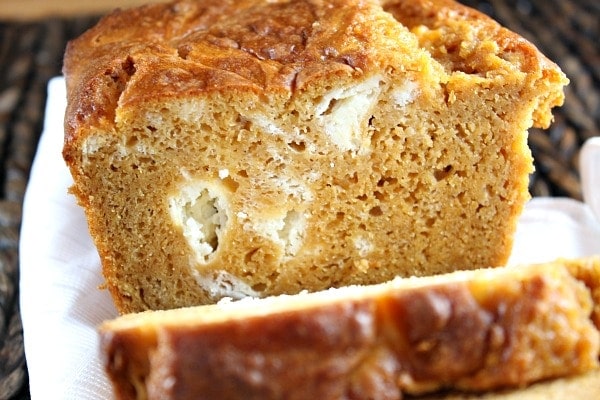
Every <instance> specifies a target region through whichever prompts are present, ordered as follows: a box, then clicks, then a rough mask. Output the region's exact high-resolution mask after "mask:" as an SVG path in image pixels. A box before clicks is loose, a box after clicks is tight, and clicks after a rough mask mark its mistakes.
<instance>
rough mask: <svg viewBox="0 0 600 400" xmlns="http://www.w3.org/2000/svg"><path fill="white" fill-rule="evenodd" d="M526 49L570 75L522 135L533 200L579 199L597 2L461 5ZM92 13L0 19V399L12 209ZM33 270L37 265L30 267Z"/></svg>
mask: <svg viewBox="0 0 600 400" xmlns="http://www.w3.org/2000/svg"><path fill="white" fill-rule="evenodd" d="M463 3H465V4H468V5H471V6H473V7H476V8H478V9H479V10H481V11H483V12H485V13H487V14H489V15H491V16H492V17H494V18H495V19H497V20H498V21H500V22H501V23H502V24H504V25H505V26H507V27H509V28H510V29H512V30H514V31H516V32H519V33H521V34H522V35H523V36H525V37H526V38H528V39H529V40H531V41H532V42H533V43H535V44H536V45H537V46H538V47H539V48H540V49H541V50H542V51H543V52H544V53H545V54H546V55H547V56H549V58H551V59H552V60H554V61H555V62H557V63H558V64H559V65H560V66H561V67H562V69H563V70H564V71H565V73H566V74H567V75H568V76H569V78H570V79H571V85H570V86H569V87H568V88H567V90H566V102H565V105H564V107H562V108H561V109H558V110H556V111H555V123H554V124H553V126H552V127H551V128H550V129H549V130H547V131H542V130H537V129H533V130H531V131H530V146H531V148H532V151H533V154H534V158H535V164H536V172H535V174H534V175H533V176H532V179H531V192H532V194H533V195H534V196H568V197H572V198H575V199H580V198H581V188H580V184H579V173H578V168H577V162H578V154H579V148H580V145H581V144H582V143H583V141H585V139H587V138H589V137H591V136H598V135H600V51H599V43H598V42H599V40H600V26H599V22H600V1H598V0H489V1H474V0H463ZM95 21H96V18H95V17H85V18H83V17H82V18H72V19H51V20H43V21H37V22H2V21H0V399H11V398H14V399H29V390H28V377H27V367H26V363H25V358H24V353H23V336H22V326H21V320H20V315H19V304H18V276H19V270H18V265H19V263H18V242H19V228H20V222H21V205H22V201H23V195H24V192H25V188H26V185H27V179H28V174H29V168H30V166H31V162H32V159H33V156H34V154H35V149H36V145H37V140H38V138H39V135H40V133H41V130H42V120H43V112H44V106H45V98H46V84H47V82H48V80H49V79H50V78H51V77H53V76H56V75H59V74H60V70H61V64H62V55H63V50H64V47H65V44H66V42H67V41H68V40H69V39H70V38H73V37H75V36H77V35H79V34H80V33H81V32H83V31H84V30H85V29H87V28H88V27H89V26H91V25H92V24H93V23H95ZM40 267H41V268H43V266H40Z"/></svg>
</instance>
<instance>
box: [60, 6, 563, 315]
mask: <svg viewBox="0 0 600 400" xmlns="http://www.w3.org/2000/svg"><path fill="white" fill-rule="evenodd" d="M411 4H413V3H410V2H409V3H402V2H394V3H387V4H386V7H387V9H388V10H390V12H391V13H390V12H386V11H384V10H383V9H382V8H381V7H380V5H379V2H376V1H359V0H300V1H292V2H288V1H284V0H278V1H268V2H267V1H261V0H247V1H233V0H230V1H221V0H219V1H217V0H206V1H191V0H182V1H177V2H174V3H170V4H163V5H154V6H148V7H145V8H140V9H134V10H130V11H117V12H115V13H113V14H111V15H109V16H107V17H106V18H104V19H103V20H102V21H101V22H100V23H99V24H98V25H97V26H96V27H94V28H92V29H91V30H90V31H88V32H87V33H85V34H84V35H83V36H81V37H80V38H78V39H77V40H75V41H74V42H72V43H71V44H70V45H69V47H68V49H67V53H66V55H65V67H64V71H65V75H66V79H67V86H68V87H67V89H68V109H67V114H66V134H65V146H64V150H63V154H64V157H65V159H66V161H67V164H68V165H69V168H70V170H71V173H72V175H73V178H74V185H73V187H72V189H71V190H72V192H73V193H74V194H75V195H76V197H77V199H78V201H79V203H80V204H81V205H82V206H83V207H84V209H85V211H86V214H87V218H88V222H89V227H90V232H91V233H92V237H93V238H94V240H95V243H96V246H97V248H98V251H99V254H100V257H101V260H102V264H103V273H104V276H105V278H106V284H107V287H108V288H109V290H110V291H111V293H112V295H113V298H114V299H115V303H116V305H117V308H118V309H119V311H121V312H132V311H140V310H144V309H157V308H173V307H181V306H189V305H195V304H207V303H212V302H215V301H217V300H218V299H219V298H221V297H223V296H233V295H235V296H244V295H257V296H267V295H273V294H279V293H297V292H299V291H301V290H304V289H308V290H320V289H324V288H328V287H332V286H343V285H348V284H370V283H377V282H382V281H386V280H388V279H391V278H393V277H394V276H396V275H401V276H410V275H431V274H436V273H442V272H447V271H450V270H452V269H453V268H455V267H456V265H463V266H468V268H477V267H483V266H498V265H503V264H504V263H505V262H506V260H507V258H508V255H509V254H510V250H511V245H512V240H513V233H514V231H515V228H516V222H517V218H518V216H519V215H520V213H521V210H522V208H523V206H524V204H525V202H526V201H527V199H528V198H529V194H528V192H527V186H528V174H529V173H530V172H531V171H532V168H533V165H532V159H531V154H530V152H529V149H528V148H527V132H526V131H527V128H529V127H530V126H532V125H533V124H538V125H545V124H546V123H547V122H548V121H550V119H551V113H550V107H552V106H554V105H556V104H558V103H560V102H561V101H562V87H563V85H564V84H566V79H565V78H564V75H563V74H562V73H561V72H560V70H559V69H558V67H556V66H555V65H554V64H552V63H550V62H548V61H547V60H546V59H545V58H544V57H543V56H542V55H541V54H539V52H537V50H536V49H535V48H534V47H533V46H531V45H530V44H529V43H527V42H526V41H524V40H523V39H522V38H519V37H518V36H516V35H514V34H511V33H509V32H508V31H506V30H504V29H502V28H500V27H499V26H498V24H496V23H495V22H493V21H492V20H490V19H489V18H487V17H484V16H482V15H481V14H478V13H476V12H473V11H470V10H469V9H465V8H464V7H462V6H460V5H458V4H456V3H450V2H447V1H432V2H423V3H414V4H418V7H416V8H415V7H414V4H413V5H411ZM407 5H409V6H410V7H408V6H407ZM406 7H408V8H406ZM415 10H417V11H418V12H417V11H415ZM454 14H456V15H460V16H462V17H461V18H462V19H461V18H456V19H451V18H449V17H450V16H451V15H454ZM404 20H406V22H405V24H406V26H405V25H403V24H402V22H403V21H404ZM399 21H400V23H399ZM418 21H420V22H418ZM133 22H135V23H133ZM407 27H408V28H410V31H409V29H408V28H407ZM490 226H494V227H495V229H489V227H490Z"/></svg>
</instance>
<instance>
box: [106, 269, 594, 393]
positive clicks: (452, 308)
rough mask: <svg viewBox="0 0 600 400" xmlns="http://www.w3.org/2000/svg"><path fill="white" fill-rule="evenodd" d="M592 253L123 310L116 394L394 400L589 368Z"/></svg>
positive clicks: (111, 341) (112, 344)
mask: <svg viewBox="0 0 600 400" xmlns="http://www.w3.org/2000/svg"><path fill="white" fill-rule="evenodd" d="M599 330H600V258H598V257H596V258H588V259H578V260H558V261H556V262H551V263H546V264H539V265H528V266H520V267H506V268H491V269H480V270H475V271H459V272H454V273H451V274H445V275H439V276H435V277H421V278H405V279H400V278H398V279H395V280H393V281H390V282H388V283H383V284H379V285H372V286H349V287H345V288H340V289H330V290H327V291H322V292H313V293H304V294H298V295H293V296H289V295H287V296H286V295H282V296H278V297H270V298H263V299H243V300H239V301H222V302H220V303H218V304H216V305H208V306H199V307H193V308H183V309H177V310H169V311H148V312H143V313H136V314H130V315H125V316H121V317H119V318H117V319H115V320H113V321H108V322H106V323H104V324H103V325H102V326H101V327H100V334H101V343H102V354H103V355H104V357H105V360H106V361H105V362H106V370H107V372H108V375H109V377H110V379H111V381H112V383H113V385H114V389H115V393H116V394H117V397H118V398H119V399H167V400H168V399H188V398H193V399H262V400H267V399H399V398H401V397H402V395H403V394H410V395H422V394H427V393H431V392H435V391H439V390H442V389H454V390H461V391H464V392H473V391H475V392H482V391H490V390H496V389H507V388H521V387H525V386H527V385H529V384H531V383H533V382H537V381H541V380H547V379H550V378H557V377H568V376H572V375H575V374H582V373H584V372H589V371H593V370H595V369H597V368H598V366H599V356H600V332H599Z"/></svg>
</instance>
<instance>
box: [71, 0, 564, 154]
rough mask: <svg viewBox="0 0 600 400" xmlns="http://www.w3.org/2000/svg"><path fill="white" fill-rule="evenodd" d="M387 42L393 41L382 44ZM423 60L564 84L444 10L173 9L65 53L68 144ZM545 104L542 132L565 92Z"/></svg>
mask: <svg viewBox="0 0 600 400" xmlns="http://www.w3.org/2000/svg"><path fill="white" fill-rule="evenodd" d="M381 7H383V9H384V10H385V11H387V12H389V13H391V14H392V15H393V18H392V16H391V15H385V14H387V13H386V12H385V11H384V10H382V9H381ZM132 21H137V23H135V24H134V23H132ZM407 28H408V29H411V30H412V33H413V34H414V35H408V34H407V32H406V30H407ZM390 36H396V37H395V39H399V41H396V40H394V41H389V42H388V43H386V42H383V41H382V38H386V37H388V38H389V37H390ZM417 40H418V42H417ZM492 43H493V45H492ZM374 48H378V49H379V51H377V52H374V51H373V49H374ZM381 49H388V51H381ZM423 49H425V50H427V51H429V52H431V55H432V56H433V58H435V59H436V61H438V62H439V63H440V64H441V65H443V66H444V68H445V72H446V73H448V74H452V72H455V71H466V72H467V73H480V74H484V75H488V76H489V75H490V74H509V73H515V72H520V71H523V72H527V73H529V74H531V73H536V71H537V72H538V73H539V74H541V75H549V76H550V75H554V77H553V79H552V80H553V81H560V80H564V76H563V75H562V73H561V72H560V71H559V70H558V69H557V67H556V66H555V65H554V64H553V63H552V62H550V61H549V60H547V59H546V58H545V57H544V56H543V55H541V54H540V53H539V52H538V51H537V49H536V48H535V47H534V46H533V45H531V44H530V43H529V42H527V41H526V40H525V39H523V38H522V37H520V36H518V35H516V34H514V33H512V32H510V31H508V30H506V29H504V28H502V27H501V26H500V25H498V24H497V23H496V22H494V21H493V20H491V19H490V18H488V17H487V16H485V15H483V14H481V13H479V12H477V11H475V10H473V9H470V8H467V7H464V6H462V5H460V4H458V3H455V2H453V1H449V0H436V1H424V0H423V1H403V0H383V1H375V0H372V1H368V0H367V1H347V0H328V1H321V0H305V1H295V2H290V4H288V2H287V1H271V2H264V1H262V0H243V1H233V0H204V1H193V0H182V1H176V2H174V3H170V4H157V5H148V6H145V7H140V8H136V9H132V10H116V11H114V12H113V13H112V14H110V15H108V16H106V17H105V18H104V19H103V20H102V21H101V23H99V24H98V25H97V26H95V27H94V28H92V29H91V30H89V31H88V32H86V33H85V34H84V35H82V36H81V37H79V38H78V39H76V40H75V41H72V42H71V43H69V45H68V47H67V50H66V55H65V63H64V74H65V75H66V76H69V77H71V79H69V81H68V96H69V102H68V104H69V109H68V111H67V120H66V133H67V135H66V141H67V142H70V141H72V140H74V139H75V137H76V136H77V134H78V132H80V131H79V128H81V127H85V126H87V125H93V126H102V125H105V124H107V125H111V124H113V123H114V119H115V110H116V108H117V107H129V106H130V107H135V105H136V104H139V103H141V102H144V101H148V100H157V99H160V98H173V97H186V96H190V95H197V94H199V93H201V92H210V91H227V90H241V91H250V92H263V91H273V92H280V93H281V94H282V95H283V96H284V97H289V96H292V94H293V92H294V91H299V90H302V89H303V88H305V87H306V86H307V85H309V84H311V83H314V82H315V81H319V80H323V79H324V78H325V77H328V79H332V78H334V77H336V76H347V75H353V74H354V75H357V74H358V75H361V74H366V75H369V74H371V73H372V72H373V71H374V70H376V69H378V68H380V67H381V66H383V65H386V64H392V63H393V59H397V58H399V57H400V58H402V62H403V63H404V65H405V66H406V68H407V70H410V69H411V68H414V69H422V68H424V67H425V66H424V65H422V62H423V60H418V58H416V57H414V56H415V52H416V53H418V52H420V51H422V50H423ZM503 59H506V60H504V61H508V62H503ZM440 73H443V72H442V71H440ZM551 78H552V77H551ZM546 101H547V107H540V110H541V111H540V113H539V115H536V118H535V123H536V124H537V125H540V126H547V125H548V124H549V123H550V121H551V114H550V113H549V112H548V111H547V110H549V108H551V107H553V106H556V105H560V104H562V101H563V95H562V92H560V93H555V94H553V95H552V96H551V97H549V98H548V99H546ZM66 155H67V156H68V152H67V153H66Z"/></svg>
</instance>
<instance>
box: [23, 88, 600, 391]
mask: <svg viewBox="0 0 600 400" xmlns="http://www.w3.org/2000/svg"><path fill="white" fill-rule="evenodd" d="M48 89H49V90H48V104H47V108H46V119H45V128H44V132H43V134H42V137H41V140H40V143H39V147H38V151H37V155H36V158H35V160H34V163H33V166H32V171H31V177H30V180H29V185H28V189H27V193H26V198H25V202H24V207H23V223H22V230H21V239H20V240H21V246H20V259H21V284H20V290H21V292H20V293H21V299H20V300H21V316H22V320H23V329H24V340H25V354H26V357H27V366H28V369H29V379H30V388H31V397H32V399H33V400H38V399H73V400H98V399H110V398H112V393H111V389H110V386H109V384H108V381H107V379H106V377H105V375H104V372H103V369H102V365H101V361H100V357H99V353H98V336H97V332H96V327H97V326H98V324H100V323H101V322H102V321H103V320H106V319H110V318H113V317H115V316H117V312H116V310H115V308H114V307H113V304H112V301H111V299H110V296H109V294H108V292H107V291H105V290H99V289H98V286H99V285H100V284H101V283H102V278H101V275H100V261H99V258H98V255H97V253H96V250H95V248H94V245H93V243H92V241H91V239H90V237H89V234H88V231H87V226H86V221H85V218H84V215H83V212H82V210H81V209H80V208H79V207H78V206H77V204H76V203H75V200H74V198H73V196H71V195H69V194H68V193H67V188H68V187H69V186H70V184H71V177H70V175H69V172H68V170H67V168H66V166H65V164H64V162H63V160H62V156H61V150H62V143H63V114H64V108H65V89H64V81H63V79H62V78H55V79H53V80H52V81H51V82H50V84H49V88H48ZM591 254H600V223H598V221H596V220H594V218H593V215H592V213H591V211H590V209H589V208H588V207H587V206H586V205H584V204H583V203H580V202H577V201H574V200H569V199H556V198H536V199H534V200H532V201H531V202H530V203H529V204H528V206H527V207H526V210H525V212H524V214H523V216H522V218H521V220H520V224H519V226H518V230H517V235H516V241H515V246H514V251H513V255H512V257H511V259H510V262H511V263H519V262H541V261H549V260H552V259H554V258H556V257H576V256H584V255H591Z"/></svg>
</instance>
